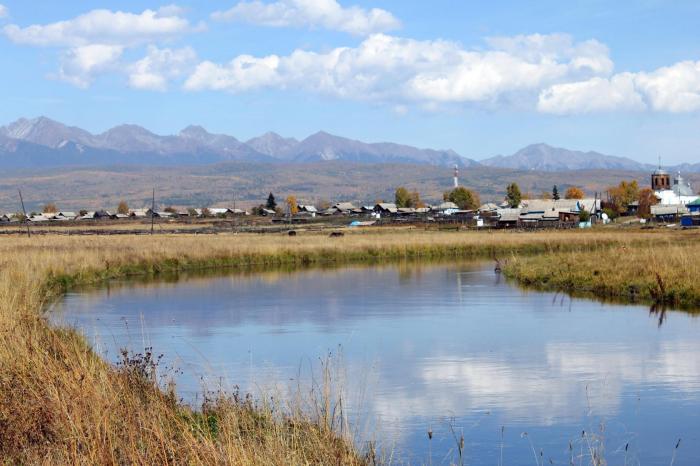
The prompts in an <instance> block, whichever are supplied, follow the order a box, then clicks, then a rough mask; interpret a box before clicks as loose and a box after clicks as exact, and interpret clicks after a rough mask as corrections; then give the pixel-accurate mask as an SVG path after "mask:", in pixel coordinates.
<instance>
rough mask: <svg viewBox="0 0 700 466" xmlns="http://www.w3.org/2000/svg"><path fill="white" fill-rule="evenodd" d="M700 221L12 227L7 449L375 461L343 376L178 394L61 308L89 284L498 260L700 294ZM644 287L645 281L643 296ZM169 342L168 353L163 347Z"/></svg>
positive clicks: (142, 361)
mask: <svg viewBox="0 0 700 466" xmlns="http://www.w3.org/2000/svg"><path fill="white" fill-rule="evenodd" d="M697 239H698V235H697V234H696V233H695V232H694V231H666V230H653V231H643V230H615V229H602V230H598V229H594V230H592V231H547V232H544V231H543V232H531V233H523V232H436V231H423V230H417V229H416V230H413V229H401V230H398V229H397V230H394V229H366V230H363V229H359V230H355V231H352V232H348V233H346V235H345V236H344V237H341V238H330V237H328V235H327V234H322V233H311V232H307V233H305V232H303V231H302V232H299V234H298V235H297V236H296V237H288V236H286V235H283V234H264V235H253V234H237V235H236V234H232V233H222V234H218V235H191V234H180V235H168V234H158V235H154V236H142V235H141V236H136V235H120V236H89V237H81V236H59V235H42V236H36V237H32V238H26V237H22V236H19V235H17V236H12V237H9V236H8V237H4V238H0V367H2V371H0V456H2V457H3V458H5V459H6V461H7V462H8V463H47V464H48V463H52V464H55V463H81V464H88V463H89V464H95V463H108V464H112V463H138V464H143V463H149V464H154V463H156V464H162V463H178V464H179V463H188V464H204V463H206V464H212V463H232V464H243V465H245V464H371V463H373V462H374V458H373V455H372V452H371V451H369V452H367V451H364V450H363V451H359V450H358V448H357V447H356V446H355V445H360V443H358V442H353V440H357V439H353V438H350V437H349V436H348V434H347V431H346V430H345V429H343V420H342V416H341V417H339V415H338V412H339V410H338V409H337V408H338V405H337V402H336V401H335V400H334V398H333V396H332V394H331V393H332V390H330V389H329V388H328V387H329V385H330V384H331V383H332V382H331V381H329V380H326V378H323V380H325V382H323V383H322V385H323V386H321V387H319V390H316V391H315V392H314V393H315V394H314V395H311V394H300V396H299V398H298V399H296V400H293V401H292V402H280V401H277V400H270V399H257V398H256V397H255V396H252V397H251V396H250V395H247V394H239V393H220V392H216V391H213V392H206V393H205V394H204V395H205V396H204V397H203V398H204V402H203V403H202V405H200V406H188V405H186V404H183V403H182V402H181V401H180V400H178V398H177V396H176V394H175V389H174V387H172V386H168V385H167V383H166V382H165V381H163V380H162V379H161V378H160V377H159V372H158V367H157V366H158V358H157V356H156V355H155V354H154V353H152V352H150V351H146V352H145V353H143V354H139V355H134V354H125V355H124V357H123V360H122V363H121V364H119V365H117V366H113V365H110V364H108V363H107V362H105V361H104V360H102V359H101V358H100V357H98V356H97V355H96V354H95V353H94V352H93V351H92V350H91V348H90V347H89V345H88V344H87V343H86V341H85V339H84V338H83V337H82V336H81V335H80V334H79V333H78V332H76V331H74V330H72V329H65V328H58V327H55V326H52V325H50V324H49V323H48V320H47V318H46V315H45V310H46V308H47V306H48V304H50V303H51V302H52V300H54V299H56V298H57V297H58V296H60V295H61V293H64V292H65V291H67V290H69V289H71V288H72V287H76V286H79V285H89V284H99V283H102V282H104V281H105V280H109V279H114V278H121V277H126V276H144V277H158V276H159V275H161V274H164V273H166V272H175V271H185V270H196V269H206V268H222V267H229V268H231V267H237V268H246V267H252V266H255V267H256V268H260V267H262V268H266V267H269V268H274V267H278V266H287V267H289V266H292V267H294V266H304V265H311V264H324V263H337V264H340V263H356V262H363V263H372V262H385V261H390V260H392V261H393V260H405V259H416V260H421V259H450V258H469V257H474V258H497V259H498V261H499V263H500V264H501V265H502V267H503V270H504V272H505V273H506V275H508V276H510V277H513V278H514V279H516V280H519V281H520V282H522V283H524V284H526V285H530V286H540V287H546V288H548V289H558V290H562V291H568V292H578V291H580V292H588V293H592V294H594V295H596V296H598V295H601V296H604V297H612V298H619V299H627V298H633V299H637V300H650V301H652V302H654V301H656V302H662V303H664V304H670V305H679V306H680V305H688V306H693V305H697V304H699V303H700V287H698V286H697V285H696V282H695V280H694V276H696V274H697V272H698V265H697V264H698V260H697V259H698V253H697V252H696V251H697V249H696V248H695V247H694V244H695V243H696V241H697ZM630 290H635V291H634V293H631V291H630ZM155 353H157V349H155Z"/></svg>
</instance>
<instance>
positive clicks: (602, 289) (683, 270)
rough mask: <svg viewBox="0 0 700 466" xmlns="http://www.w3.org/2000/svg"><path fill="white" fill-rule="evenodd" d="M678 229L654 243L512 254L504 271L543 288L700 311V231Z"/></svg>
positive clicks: (538, 288)
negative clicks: (538, 253)
mask: <svg viewBox="0 0 700 466" xmlns="http://www.w3.org/2000/svg"><path fill="white" fill-rule="evenodd" d="M678 233H679V234H676V235H671V236H658V237H656V239H655V241H653V242H651V243H649V244H631V245H630V244H624V243H623V244H620V245H618V246H615V247H613V248H610V249H605V250H595V249H590V248H588V247H585V246H581V247H576V248H572V249H571V250H567V251H558V252H552V253H549V254H545V255H530V256H518V257H513V258H512V260H510V261H509V262H508V264H507V265H506V266H505V267H504V273H505V274H506V276H508V277H509V278H512V279H514V280H516V281H517V282H518V284H520V285H522V286H525V287H531V288H534V289H537V290H542V291H562V292H566V293H569V294H572V295H576V296H583V297H592V298H596V299H604V300H612V301H621V302H639V303H646V304H649V305H652V306H658V307H660V308H665V307H670V308H677V309H687V310H689V311H691V312H700V284H698V277H700V249H698V241H700V236H699V235H698V234H697V233H695V232H687V233H681V232H678Z"/></svg>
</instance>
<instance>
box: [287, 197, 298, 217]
mask: <svg viewBox="0 0 700 466" xmlns="http://www.w3.org/2000/svg"><path fill="white" fill-rule="evenodd" d="M285 202H286V203H287V207H288V208H289V213H290V215H296V213H297V212H299V206H298V204H297V198H296V196H287V199H286V201H285Z"/></svg>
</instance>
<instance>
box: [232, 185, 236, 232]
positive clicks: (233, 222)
mask: <svg viewBox="0 0 700 466" xmlns="http://www.w3.org/2000/svg"><path fill="white" fill-rule="evenodd" d="M236 215H237V214H236V191H234V192H233V221H232V222H231V233H234V234H235V233H236Z"/></svg>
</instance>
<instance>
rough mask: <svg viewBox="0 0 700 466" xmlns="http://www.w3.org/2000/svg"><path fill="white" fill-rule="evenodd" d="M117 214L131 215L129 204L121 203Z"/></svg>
mask: <svg viewBox="0 0 700 466" xmlns="http://www.w3.org/2000/svg"><path fill="white" fill-rule="evenodd" d="M117 213H118V214H122V215H129V204H127V203H126V201H119V205H118V206H117Z"/></svg>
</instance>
